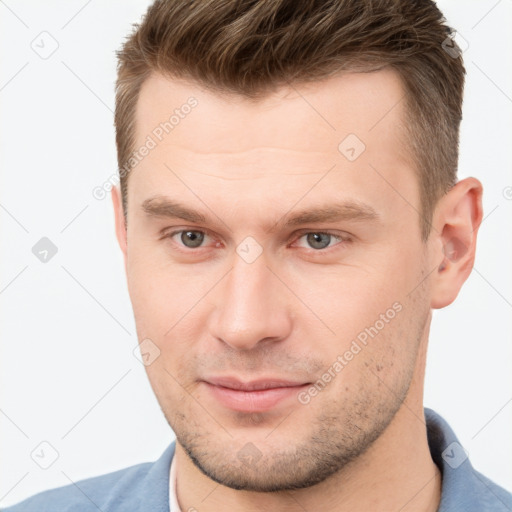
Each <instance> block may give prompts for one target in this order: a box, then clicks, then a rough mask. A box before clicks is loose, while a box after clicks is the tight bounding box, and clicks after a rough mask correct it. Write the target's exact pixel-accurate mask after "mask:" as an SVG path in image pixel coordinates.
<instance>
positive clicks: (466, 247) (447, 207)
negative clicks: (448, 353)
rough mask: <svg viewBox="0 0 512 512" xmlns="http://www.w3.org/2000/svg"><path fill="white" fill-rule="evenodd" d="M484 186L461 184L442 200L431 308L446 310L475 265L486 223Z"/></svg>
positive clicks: (437, 221)
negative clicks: (481, 225)
mask: <svg viewBox="0 0 512 512" xmlns="http://www.w3.org/2000/svg"><path fill="white" fill-rule="evenodd" d="M482 192H483V189H482V184H481V183H480V182H479V181H478V180H477V179H475V178H466V179H464V180H462V181H459V182H458V183H457V184H456V185H455V186H454V187H453V188H452V189H451V190H450V191H449V192H448V193H447V194H446V195H445V196H443V197H442V199H440V201H439V203H438V205H437V207H436V210H435V213H434V218H433V223H432V224H433V230H432V233H431V236H432V237H433V242H434V244H433V251H434V252H433V262H434V263H436V262H437V264H438V265H439V266H438V268H437V270H436V271H435V272H434V273H433V278H432V281H431V283H432V290H431V291H432V295H431V307H432V308H434V309H439V308H444V307H445V306H448V305H449V304H451V303H452V302H453V301H454V300H455V298H456V297H457V295H458V293H459V291H460V289H461V288H462V285H463V284H464V282H465V281H466V279H467V278H468V276H469V274H470V273H471V270H472V269H473V263H474V261H475V251H476V237H477V233H478V228H479V227H480V224H481V222H482Z"/></svg>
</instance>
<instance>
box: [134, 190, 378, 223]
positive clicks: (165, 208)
mask: <svg viewBox="0 0 512 512" xmlns="http://www.w3.org/2000/svg"><path fill="white" fill-rule="evenodd" d="M141 206H142V210H143V211H144V212H145V213H146V214H147V215H149V216H150V217H164V218H177V219H182V220H185V221H187V222H193V223H197V224H199V223H208V222H209V218H208V217H207V216H206V215H204V214H202V213H200V212H198V211H196V210H193V209H191V208H188V207H187V206H185V205H183V204H181V203H179V202H178V201H175V200H172V199H169V198H167V197H165V196H155V197H152V198H149V199H146V200H145V201H144V202H143V203H142V205H141ZM378 220H380V215H379V214H378V213H377V212H376V211H375V210H374V209H373V208H372V207H371V206H370V205H367V204H364V203H361V202H358V201H346V202H343V203H335V204H328V205H324V206H321V207H316V208H315V207H310V208H307V209H303V210H299V211H295V212H291V213H290V212H289V213H287V214H285V215H283V216H282V217H281V219H280V220H278V221H277V222H274V223H273V224H272V226H271V227H270V229H268V232H274V231H276V230H278V229H282V228H286V227H294V226H298V225H301V224H317V223H321V222H340V221H378Z"/></svg>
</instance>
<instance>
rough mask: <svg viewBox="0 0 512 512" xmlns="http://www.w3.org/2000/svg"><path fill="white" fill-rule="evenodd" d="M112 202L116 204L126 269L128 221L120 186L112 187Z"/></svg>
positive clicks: (117, 224)
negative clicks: (125, 216)
mask: <svg viewBox="0 0 512 512" xmlns="http://www.w3.org/2000/svg"><path fill="white" fill-rule="evenodd" d="M111 196H112V204H113V206H114V221H115V229H116V238H117V242H118V243H119V247H120V248H121V251H122V253H123V257H124V263H125V269H126V255H127V232H126V223H125V218H124V211H123V205H122V200H121V192H120V190H119V188H118V187H112V192H111Z"/></svg>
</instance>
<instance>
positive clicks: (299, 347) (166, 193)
mask: <svg viewBox="0 0 512 512" xmlns="http://www.w3.org/2000/svg"><path fill="white" fill-rule="evenodd" d="M191 97H192V98H194V100H195V101H196V102H197V104H196V105H195V107H194V108H192V109H183V111H184V110H187V112H188V113H187V114H186V115H183V116H182V117H180V119H179V122H177V123H176V124H175V125H174V126H173V127H172V130H171V129H170V130H169V131H168V133H165V132H164V136H162V137H161V139H162V140H161V141H159V140H158V139H156V138H155V136H154V130H155V128H157V127H158V126H160V123H162V122H165V121H166V120H168V119H169V116H170V115H171V114H172V112H173V111H174V110H175V109H180V107H181V106H182V105H184V104H186V103H187V100H189V98H191ZM404 109H405V100H404V90H403V87H402V84H401V81H400V79H399V78H398V76H397V75H396V74H395V73H394V72H393V71H391V70H387V69H384V70H380V71H378V72H373V73H343V74H339V75H336V76H333V77H330V78H329V79H326V80H323V81H320V82H315V83H312V84H308V85H304V84H303V85H296V86H293V87H292V86H289V87H284V86H283V87H282V88H280V89H278V90H276V91H275V92H272V93H269V95H267V96H266V97H265V98H262V99H261V100H259V101H257V102H251V101H248V100H247V99H243V98H241V97H237V96H227V95H220V94H219V93H214V92H211V91H207V90H205V89H203V88H201V87H200V86H199V85H197V84H191V83H186V82H184V81H179V80H171V79H169V78H166V77H163V76H159V75H153V76H151V77H150V78H149V79H148V80H147V81H146V82H145V83H144V85H143V87H142V90H141V94H140V98H139V101H138V104H137V114H136V132H137V138H136V141H135V146H136V147H141V146H142V145H144V144H145V141H146V140H147V137H148V135H151V134H153V135H151V137H152V138H153V139H155V140H156V141H157V143H156V145H155V147H153V148H151V150H150V151H149V152H148V154H147V155H146V156H145V157H144V158H143V159H142V160H141V161H140V162H139V163H138V164H137V166H136V167H135V168H134V169H133V170H132V171H131V172H130V175H129V185H128V202H127V204H128V209H127V225H125V223H124V217H123V210H122V206H121V203H120V192H119V189H118V188H115V189H114V190H113V192H112V199H113V204H114V209H115V216H116V233H117V238H118V241H119V244H120V247H121V249H122V251H123V254H124V257H125V266H126V274H127V280H128V288H129V293H130V297H131V301H132V305H133V310H134V315H135V321H136V326H137V335H138V339H139V341H142V340H145V339H147V338H149V339H150V340H151V342H152V343H154V344H155V345H156V346H157V347H158V349H159V350H160V356H159V357H158V358H157V359H155V361H154V362H152V364H150V365H149V366H147V368H146V369H147V373H148V377H149V380H150V383H151V386H152V388H153V390H154V392H155V394H156V396H157V398H158V401H159V404H160V406H161V408H162V411H163V413H164V414H165V417H166V418H167V421H168V422H169V424H170V426H171V427H172V429H173V431H174V432H175V434H176V438H177V445H176V458H177V459H176V463H177V496H178V500H179V503H180V507H181V509H182V510H183V511H186V510H189V509H190V508H191V507H194V509H197V510H200V511H201V512H203V511H205V512H207V511H213V510H230V511H235V512H236V511H253V510H254V511H256V510H258V511H261V510H275V511H278V510H279V511H296V510H297V511H300V510H330V511H336V510H340V511H341V510H343V511H346V512H349V511H356V510H357V511H362V510H365V511H366V510H374V511H390V510H393V511H395V510H396V511H398V510H400V511H402V512H404V511H413V510H414V511H429V512H430V511H435V510H437V508H438V505H439V500H440V493H441V475H440V472H439V470H438V468H437V466H436V465H435V464H434V462H433V461H432V458H431V456H430V452H429V448H428V444H427V436H426V427H425V418H424V413H423V382H424V374H425V361H426V350H427V343H428V333H429V327H430V322H431V310H432V309H433V308H442V307H445V306H447V305H448V304H450V303H451V302H452V301H453V300H454V299H455V298H456V296H457V294H458V292H459V290H460V287H461V286H462V284H463V283H464V281H465V280H466V278H467V277H468V275H469V273H470V272H471V268H472V265H473V260H474V254H475V244H476V235H477V231H478V227H479V224H480V222H481V218H482V207H481V194H482V187H481V184H480V183H479V182H478V181H477V180H476V179H474V178H467V179H465V180H462V181H460V182H458V183H457V185H455V186H454V187H453V188H452V189H451V190H450V191H449V192H448V193H447V194H445V196H443V197H442V198H441V199H440V201H439V202H438V204H437V207H436V210H435V213H434V218H433V219H432V232H431V235H430V238H429V239H428V241H427V242H424V241H422V239H421V233H420V218H419V213H418V212H420V211H421V205H420V202H419V197H420V195H419V181H418V177H417V174H416V171H415V163H414V160H413V158H412V155H411V153H410V150H409V149H408V147H407V145H406V144H405V143H404V140H405V138H404V131H403V124H404V123H405V119H406V116H405V111H404ZM349 134H354V135H355V136H357V138H358V139H359V141H361V142H362V143H363V144H364V147H363V146H362V145H361V144H360V143H359V142H357V139H354V138H351V139H350V138H349V139H347V140H348V141H349V143H350V144H349V146H350V147H353V148H354V152H352V151H350V148H349V152H348V155H349V156H350V157H351V158H352V157H353V156H354V155H355V154H356V153H357V155H356V156H357V158H355V159H353V158H352V161H351V159H349V158H347V156H346V155H347V152H345V153H344V152H343V148H345V147H346V146H344V145H343V144H342V150H341V151H340V149H339V145H340V143H342V141H344V140H345V139H346V137H347V136H349ZM352 137H353V136H352ZM354 141H356V142H354ZM356 143H357V144H356ZM345 144H346V142H345ZM361 149H363V151H362V152H361ZM433 150H435V149H433ZM166 201H167V202H172V206H173V208H171V207H169V205H168V206H165V202H166ZM177 203H179V205H180V208H177V207H176V206H177ZM340 205H344V206H343V207H340ZM144 206H145V207H144ZM335 207H339V208H340V211H341V215H339V216H337V217H336V218H335V217H333V216H332V215H331V216H330V217H329V218H327V217H325V216H324V218H322V219H320V218H319V217H318V215H316V216H315V217H313V216H309V218H305V217H304V216H303V217H301V218H297V219H296V220H295V222H287V221H288V220H290V219H291V218H292V217H295V216H297V215H298V214H299V213H301V214H302V213H305V212H308V211H311V210H315V211H320V213H324V214H325V213H326V212H327V213H329V212H328V210H331V209H334V208H335ZM184 208H186V209H187V210H192V211H194V212H196V215H195V216H191V215H189V216H188V217H187V218H178V217H176V216H171V215H170V214H171V213H173V214H174V215H182V216H183V215H184ZM171 210H172V211H171ZM166 212H167V214H169V215H165V213H166ZM331 213H332V212H331ZM187 232H191V233H189V234H188V235H187V234H186V233H187ZM315 233H316V234H317V235H316V236H315ZM248 237H251V238H249V239H248ZM185 244H187V245H185ZM237 248H238V250H237ZM372 327H373V329H372ZM362 333H366V335H367V339H366V343H363V342H362V341H361V339H364V334H362ZM369 333H371V335H370V334H369ZM358 336H359V337H358ZM446 341H447V342H448V341H450V340H446ZM354 342H355V343H356V344H355V345H354ZM356 346H357V347H359V350H358V349H357V348H356ZM347 352H350V353H351V354H352V356H350V354H348V353H347ZM341 361H343V363H342V362H341ZM336 362H338V364H336ZM329 370H330V372H329ZM325 375H330V378H329V377H326V376H325ZM220 377H232V378H236V379H238V380H239V381H241V382H244V383H247V382H251V381H255V380H259V379H284V380H290V381H293V382H294V383H299V384H303V385H304V386H302V387H300V388H297V392H296V393H290V394H289V395H286V396H285V398H283V399H281V400H279V401H278V402H277V403H276V404H275V405H274V406H272V407H269V408H267V409H266V410H257V408H256V409H255V410H238V409H236V408H233V407H230V406H228V405H226V403H224V402H223V401H221V400H219V399H218V396H217V394H216V393H214V392H212V386H211V385H210V384H208V383H207V382H205V381H211V380H212V379H214V378H220ZM318 381H322V382H323V383H324V385H323V386H319V385H317V386H316V387H315V383H317V382H318ZM326 381H327V382H326ZM312 387H313V388H314V389H316V392H315V391H311V389H312ZM299 390H300V391H301V392H302V395H301V397H302V399H299ZM308 397H309V398H308Z"/></svg>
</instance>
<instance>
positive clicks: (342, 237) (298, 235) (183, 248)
mask: <svg viewBox="0 0 512 512" xmlns="http://www.w3.org/2000/svg"><path fill="white" fill-rule="evenodd" d="M186 231H193V232H197V233H203V234H204V235H206V236H209V237H211V238H215V237H214V236H213V234H211V233H210V232H209V231H207V230H204V229H178V230H175V231H171V232H170V233H167V234H164V235H163V238H169V239H171V240H172V239H173V238H174V236H175V235H179V234H181V233H184V232H186ZM308 234H317V235H320V234H321V235H330V236H331V237H333V238H335V239H337V240H338V243H335V244H334V245H332V246H328V247H325V248H323V249H313V248H311V247H309V248H305V247H302V249H306V250H307V251H308V252H310V253H314V254H320V253H327V252H330V250H331V249H334V248H335V247H336V246H338V245H345V244H347V243H350V242H352V238H350V237H349V236H348V235H340V234H339V233H335V232H333V231H330V230H323V231H320V230H317V231H314V230H303V231H299V232H298V233H295V236H294V241H297V240H300V239H301V238H303V237H304V236H307V235H308ZM178 245H179V250H181V251H183V252H186V253H189V254H190V253H192V252H198V251H199V250H200V249H204V248H205V247H204V246H200V247H197V248H191V247H186V246H184V245H182V244H178Z"/></svg>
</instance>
